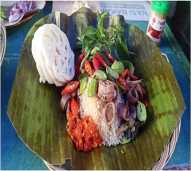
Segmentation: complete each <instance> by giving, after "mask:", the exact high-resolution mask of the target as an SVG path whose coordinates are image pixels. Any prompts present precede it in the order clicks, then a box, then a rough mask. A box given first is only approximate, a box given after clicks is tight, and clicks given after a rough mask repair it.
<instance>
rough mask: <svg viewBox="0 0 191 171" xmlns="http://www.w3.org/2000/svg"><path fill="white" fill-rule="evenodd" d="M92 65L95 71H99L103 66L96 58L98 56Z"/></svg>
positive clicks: (94, 58)
mask: <svg viewBox="0 0 191 171" xmlns="http://www.w3.org/2000/svg"><path fill="white" fill-rule="evenodd" d="M92 63H93V66H94V69H95V71H96V70H98V69H99V68H100V66H101V63H100V62H99V60H98V59H97V58H96V56H94V57H93V60H92Z"/></svg>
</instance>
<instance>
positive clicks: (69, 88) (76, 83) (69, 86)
mask: <svg viewBox="0 0 191 171" xmlns="http://www.w3.org/2000/svg"><path fill="white" fill-rule="evenodd" d="M79 84H80V82H79V81H70V82H69V83H68V84H67V85H66V86H65V87H64V89H63V90H62V92H61V95H64V94H71V93H73V92H74V91H75V90H76V89H77V88H78V86H79Z"/></svg>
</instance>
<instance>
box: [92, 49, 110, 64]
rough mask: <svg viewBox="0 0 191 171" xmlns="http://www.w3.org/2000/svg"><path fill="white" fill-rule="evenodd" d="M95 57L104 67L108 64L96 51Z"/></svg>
mask: <svg viewBox="0 0 191 171" xmlns="http://www.w3.org/2000/svg"><path fill="white" fill-rule="evenodd" d="M95 56H96V58H97V59H98V60H99V62H100V63H101V64H102V65H103V66H104V67H108V64H107V63H106V62H105V61H104V59H103V57H102V56H101V55H100V54H99V53H98V52H96V54H95Z"/></svg>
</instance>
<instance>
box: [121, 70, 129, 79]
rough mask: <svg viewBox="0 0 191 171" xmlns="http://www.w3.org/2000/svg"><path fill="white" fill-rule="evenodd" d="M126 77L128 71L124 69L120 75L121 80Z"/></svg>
mask: <svg viewBox="0 0 191 171" xmlns="http://www.w3.org/2000/svg"><path fill="white" fill-rule="evenodd" d="M128 75H129V70H128V69H124V70H123V72H122V73H121V77H122V78H126V77H127V76H128Z"/></svg>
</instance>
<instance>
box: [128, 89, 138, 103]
mask: <svg viewBox="0 0 191 171" xmlns="http://www.w3.org/2000/svg"><path fill="white" fill-rule="evenodd" d="M127 98H128V102H130V103H132V104H135V103H136V102H137V101H138V100H139V95H138V93H137V90H136V89H134V88H130V89H129V91H128V94H127Z"/></svg>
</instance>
